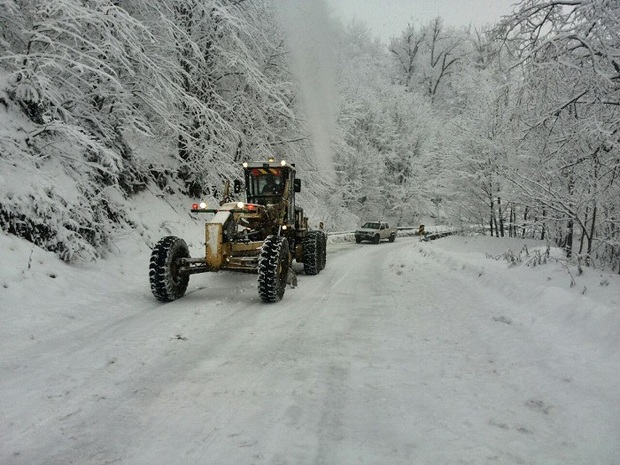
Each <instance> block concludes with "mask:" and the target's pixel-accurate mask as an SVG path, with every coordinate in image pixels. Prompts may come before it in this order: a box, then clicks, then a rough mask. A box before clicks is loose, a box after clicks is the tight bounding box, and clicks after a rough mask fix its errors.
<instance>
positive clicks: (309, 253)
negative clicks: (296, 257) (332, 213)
mask: <svg viewBox="0 0 620 465" xmlns="http://www.w3.org/2000/svg"><path fill="white" fill-rule="evenodd" d="M320 234H321V232H320V231H308V234H306V237H305V238H304V243H303V247H304V249H303V262H304V273H306V274H307V275H315V274H319V272H320V271H321V238H320V237H319V235H320Z"/></svg>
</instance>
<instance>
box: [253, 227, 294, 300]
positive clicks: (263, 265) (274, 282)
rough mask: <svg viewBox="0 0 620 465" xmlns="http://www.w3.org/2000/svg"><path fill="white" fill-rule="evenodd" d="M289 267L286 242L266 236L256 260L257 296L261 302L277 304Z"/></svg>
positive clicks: (277, 237) (281, 295) (282, 293)
mask: <svg viewBox="0 0 620 465" xmlns="http://www.w3.org/2000/svg"><path fill="white" fill-rule="evenodd" d="M288 267H289V250H288V241H287V240H286V238H285V237H281V236H267V239H265V242H264V243H263V247H262V248H261V251H260V256H259V258H258V295H259V296H260V298H261V299H262V300H263V302H268V303H269V302H279V301H280V300H282V297H283V296H284V291H285V289H286V277H287V275H288Z"/></svg>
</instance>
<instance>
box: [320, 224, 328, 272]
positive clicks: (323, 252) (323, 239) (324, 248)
mask: <svg viewBox="0 0 620 465" xmlns="http://www.w3.org/2000/svg"><path fill="white" fill-rule="evenodd" d="M319 236H320V238H321V252H320V266H319V268H320V269H321V270H323V269H325V265H327V234H325V233H324V232H322V231H321V232H320V234H319ZM319 271H320V270H319Z"/></svg>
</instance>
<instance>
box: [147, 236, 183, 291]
mask: <svg viewBox="0 0 620 465" xmlns="http://www.w3.org/2000/svg"><path fill="white" fill-rule="evenodd" d="M181 258H189V249H188V248H187V244H186V243H185V241H184V240H183V239H179V238H178V237H174V236H166V237H164V238H163V239H161V240H160V241H159V242H158V243H157V244H156V245H155V247H154V248H153V252H152V253H151V263H150V265H149V280H150V282H151V292H153V295H154V296H155V298H156V299H157V300H161V301H162V302H171V301H173V300H176V299H178V298H180V297H183V295H184V294H185V291H186V290H187V284H188V283H189V276H184V275H181V274H179V264H178V262H179V259H181Z"/></svg>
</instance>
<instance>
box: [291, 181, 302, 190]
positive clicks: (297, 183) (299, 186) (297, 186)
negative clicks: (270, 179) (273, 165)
mask: <svg viewBox="0 0 620 465" xmlns="http://www.w3.org/2000/svg"><path fill="white" fill-rule="evenodd" d="M293 186H294V188H295V192H301V179H295V182H294V185H293Z"/></svg>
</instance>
